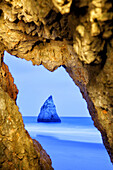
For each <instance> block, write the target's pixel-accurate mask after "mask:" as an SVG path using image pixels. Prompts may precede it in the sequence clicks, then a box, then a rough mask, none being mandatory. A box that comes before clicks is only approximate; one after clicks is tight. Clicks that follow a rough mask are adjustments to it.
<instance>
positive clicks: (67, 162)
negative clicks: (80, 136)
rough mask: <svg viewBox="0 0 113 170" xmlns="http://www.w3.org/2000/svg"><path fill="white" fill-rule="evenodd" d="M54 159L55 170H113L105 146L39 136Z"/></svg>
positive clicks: (37, 137)
mask: <svg viewBox="0 0 113 170" xmlns="http://www.w3.org/2000/svg"><path fill="white" fill-rule="evenodd" d="M35 139H36V140H38V141H39V142H40V143H41V145H42V147H43V148H44V149H45V150H46V152H47V153H48V154H49V155H50V157H51V159H52V165H53V168H54V169H55V170H100V169H102V170H112V169H113V165H112V163H111V162H110V158H109V157H108V154H107V152H106V150H105V148H104V145H103V144H99V143H87V142H75V141H68V140H59V139H57V138H55V137H50V136H43V135H37V136H36V138H35Z"/></svg>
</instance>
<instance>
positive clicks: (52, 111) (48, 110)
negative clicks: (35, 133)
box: [37, 96, 61, 122]
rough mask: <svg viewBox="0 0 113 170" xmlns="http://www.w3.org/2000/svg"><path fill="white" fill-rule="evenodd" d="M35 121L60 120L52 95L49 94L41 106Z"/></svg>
mask: <svg viewBox="0 0 113 170" xmlns="http://www.w3.org/2000/svg"><path fill="white" fill-rule="evenodd" d="M37 122H61V120H60V118H59V116H58V114H57V112H56V106H55V104H54V102H53V98H52V96H49V97H48V99H47V100H46V101H45V103H44V104H43V106H42V107H41V109H40V113H39V115H38V118H37Z"/></svg>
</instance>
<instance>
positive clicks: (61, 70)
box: [5, 54, 111, 168]
mask: <svg viewBox="0 0 113 170" xmlns="http://www.w3.org/2000/svg"><path fill="white" fill-rule="evenodd" d="M7 55H9V54H7ZM5 57H6V56H5ZM17 60H18V61H17ZM19 60H20V64H21V65H20V66H19ZM5 62H6V63H7V64H8V62H7V61H6V59H5ZM13 62H14V61H13V60H12V62H11V56H9V64H8V65H10V63H11V64H13V65H14V66H16V65H15V63H13ZM22 62H24V60H23V61H22V60H21V59H16V63H18V65H17V66H16V69H17V73H16V74H17V75H16V74H15V75H13V77H15V78H17V77H18V78H17V79H20V80H21V82H20V83H22V84H23V85H24V88H23V89H24V90H23V92H24V91H25V90H26V94H25V96H26V98H24V97H23V99H22V98H21V102H22V103H23V102H25V101H26V103H27V106H28V105H29V106H30V107H31V108H32V110H30V107H29V108H27V109H28V110H29V112H28V111H27V110H26V109H23V110H22V109H21V106H20V111H21V112H22V113H24V116H28V115H33V112H34V116H37V115H38V112H39V110H38V109H39V108H40V106H41V104H43V101H44V100H45V99H46V98H47V97H48V95H50V94H51V93H52V94H53V96H54V98H55V103H56V105H57V110H58V113H59V116H66V114H67V115H68V114H69V111H70V109H69V110H68V109H67V108H69V105H68V104H69V102H71V101H72V96H71V97H69V96H68V95H69V92H70V89H71V91H72V94H71V95H74V93H75V92H76V93H77V91H76V89H75V84H74V83H73V81H72V80H71V79H70V77H69V76H68V74H67V73H66V72H65V70H64V68H62V67H61V68H59V69H57V70H56V71H55V72H53V73H51V72H49V71H47V70H46V69H44V70H43V66H40V67H35V66H34V67H33V66H32V64H31V62H26V61H25V62H26V63H27V64H28V63H29V65H30V66H28V65H26V69H25V65H24V64H23V65H22ZM9 67H10V66H9ZM17 67H18V68H17ZM30 67H32V68H34V70H35V71H34V70H32V71H31V72H30ZM18 70H19V72H18ZM36 70H38V71H36ZM42 70H43V71H42ZM10 71H11V67H10ZM41 71H42V72H41ZM11 72H12V71H11ZM23 72H24V74H25V75H23ZM34 72H36V73H34ZM38 72H39V75H37V73H38ZM12 74H13V73H12ZM42 74H43V77H44V79H42V78H43V77H42V76H40V75H42ZM57 74H58V75H60V76H61V78H59V79H60V83H59V82H57V81H56V77H57V76H58V75H57ZM32 75H33V76H34V80H33V79H31V78H33V77H32ZM47 75H49V76H47ZM22 76H23V77H24V78H23V81H22ZM30 76H31V77H30ZM62 76H64V77H65V76H67V77H68V78H69V79H70V80H71V83H72V86H73V87H74V89H72V86H70V88H69V90H68V88H67V87H66V86H65V87H64V85H66V84H67V85H68V86H69V84H68V83H69V79H68V78H67V77H66V78H64V79H63V77H62ZM50 77H51V79H50V80H48V78H50ZM54 78H55V79H54ZM37 79H38V80H39V81H38V82H37ZM67 79H68V81H67ZM30 80H31V81H30ZM51 80H52V81H51ZM16 81H18V80H16V79H15V83H16V84H17V86H18V82H16ZM26 81H27V82H26ZM41 81H42V82H43V83H42V84H40V89H39V91H37V90H36V89H37V88H38V86H39V83H40V82H41ZM25 82H26V83H25ZM45 83H46V85H45ZM48 83H49V88H50V87H51V88H50V89H51V91H48V92H47V93H46V95H45V96H44V97H43V96H42V94H43V95H44V94H45V91H44V90H42V89H46V90H47V89H48V88H47V84H48ZM28 84H29V86H30V88H29V89H26V87H27V86H28ZM33 84H36V87H34V86H33ZM53 84H55V85H56V84H57V86H60V88H61V85H62V90H64V92H65V93H67V97H68V99H69V100H68V101H67V103H66V102H64V101H66V100H64V99H65V97H64V96H63V98H61V99H59V96H62V95H63V91H62V90H61V89H60V90H59V89H58V90H57V92H55V91H54V89H55V87H53ZM25 85H26V86H25ZM20 87H21V86H20ZM52 87H53V88H52ZM33 90H34V94H35V96H34V97H32V98H29V97H28V96H29V95H28V93H31V94H32V93H33ZM77 90H78V92H79V93H80V91H79V89H78V87H77ZM20 91H21V88H20ZM23 92H22V91H21V94H22V93H23ZM40 92H41V93H40ZM39 93H40V97H39V96H38V98H37V94H39ZM80 95H81V94H80ZM41 96H42V99H41ZM57 96H58V102H57ZM33 98H35V101H36V103H34V101H33V103H32V104H31V102H32V99H33ZM70 99H71V101H70ZM81 99H82V96H81ZM27 100H28V102H27ZM62 100H63V103H66V105H65V106H67V105H68V107H65V108H66V111H67V112H65V111H64V110H61V108H63V107H64V105H63V107H62V104H61V102H62ZM76 101H78V97H77V99H76ZM83 101H84V100H83ZM38 102H40V103H39V106H38V104H37V103H38ZM74 103H75V100H74ZM33 104H34V105H33ZM60 104H61V107H58V106H59V105H60ZM71 104H72V102H71ZM85 104H86V103H85ZM18 105H19V101H18ZM35 105H36V108H35V107H34V106H35ZM81 105H82V106H83V104H81V103H80V106H79V104H78V103H77V105H76V106H75V110H76V108H77V106H78V107H79V108H81V117H84V115H82V109H83V110H84V108H82V107H81ZM85 107H86V106H85ZM33 109H34V111H33ZM72 110H74V108H73V109H72ZM31 112H32V113H31ZM62 112H65V114H62ZM70 112H71V111H70ZM78 112H79V111H78ZM86 115H87V117H88V116H89V115H88V111H87V113H86ZM86 115H85V116H86ZM68 116H69V115H68ZM70 116H74V117H78V116H80V115H78V114H76V116H75V113H73V114H72V115H71V114H70ZM84 120H85V121H86V122H87V119H84ZM30 121H31V123H32V121H34V120H33V119H30ZM78 121H79V120H76V121H74V123H75V122H76V127H77V125H78V127H79V128H80V124H77V123H78ZM29 123H30V122H27V121H26V122H25V125H26V128H28V126H29V125H28V124H29ZM86 124H87V123H86ZM73 125H74V124H73ZM41 126H42V124H41ZM38 128H39V126H38ZM52 128H53V127H52ZM83 128H86V126H83ZM29 129H32V127H31V126H30V128H28V130H29ZM43 129H44V131H45V130H46V131H47V130H48V131H49V133H51V125H50V126H49V128H48V129H47V126H46V127H44V126H43ZM54 129H55V130H56V131H57V136H56V134H55V136H54V135H53V134H52V133H51V135H50V134H49V138H48V137H47V136H46V135H48V133H45V132H44V131H41V132H39V131H38V136H35V135H34V136H32V135H31V133H32V132H29V133H30V135H31V136H32V137H36V139H37V140H39V142H41V144H42V145H43V146H44V148H46V150H47V152H48V153H49V154H50V156H51V158H52V160H53V165H54V166H57V164H58V162H59V160H57V161H55V160H54V156H55V155H54V153H52V152H51V150H52V149H51V147H50V146H52V145H51V142H55V144H56V145H57V147H58V143H59V142H58V139H60V140H61V141H63V140H64V141H66V135H65V134H68V130H69V127H68V129H66V133H65V132H64V131H63V132H64V136H63V135H62V134H61V135H58V127H55V126H54ZM71 130H72V129H71ZM73 130H74V131H75V127H73ZM82 130H83V129H82ZM60 131H61V129H60ZM74 131H73V132H74ZM44 133H45V134H44ZM74 133H76V134H77V133H78V134H79V138H78V141H79V140H80V137H81V136H80V134H83V133H84V131H83V133H81V131H78V129H77V131H75V132H74ZM88 133H89V136H90V135H92V131H90V132H89V131H88ZM44 135H45V138H44ZM71 135H72V134H71ZM85 135H86V133H84V136H85ZM93 135H94V134H93ZM61 136H62V138H61ZM54 138H55V141H54V140H53V139H54ZM64 138H65V139H64ZM56 139H57V140H56ZM45 140H46V141H47V143H46V144H45V142H44V141H45ZM50 140H51V141H50ZM76 140H77V139H76ZM68 141H69V138H68ZM72 141H73V139H72V136H71V138H70V141H69V143H68V146H71V145H72V143H73V142H72ZM57 142H58V143H57ZM74 142H75V141H74ZM81 142H83V141H81ZM85 142H86V143H87V142H88V141H87V140H86V141H85ZM89 143H90V142H89ZM97 143H98V142H97ZM99 143H100V142H99ZM63 145H64V144H63ZM91 145H92V144H91ZM91 145H90V144H88V145H87V147H86V149H84V152H83V153H84V154H85V155H86V153H85V152H86V151H87V149H88V147H89V146H90V147H92V148H93V147H95V146H93V145H92V146H91ZM96 145H97V144H96ZM99 145H100V144H99ZM99 145H97V146H99ZM54 146H55V145H54ZM65 146H66V145H65ZM81 146H82V145H81ZM52 147H53V146H52ZM60 147H61V145H60ZM62 147H63V146H62ZM74 147H75V148H76V149H77V148H79V149H80V148H82V149H83V147H85V145H83V146H82V147H80V145H78V146H77V145H76V146H74ZM48 148H49V149H48ZM57 149H58V150H59V148H57ZM64 149H67V146H66V148H64V147H63V150H62V154H64V153H63V152H64ZM68 149H69V148H68ZM93 149H94V148H93ZM72 150H73V149H72V148H71V153H70V152H69V154H72V155H73V153H72ZM100 150H102V152H103V153H104V152H105V149H104V148H103V145H101V149H100ZM73 151H74V150H73ZM74 152H75V151H74ZM79 152H80V150H79ZM77 153H78V152H77ZM57 154H59V152H57ZM57 154H56V155H57ZM93 154H94V153H93ZM104 155H105V157H106V158H105V159H106V160H107V162H109V161H108V159H109V158H108V156H107V154H106V153H104ZM73 156H74V155H73ZM79 156H80V155H79ZM91 157H92V159H94V157H93V156H91ZM66 159H67V158H66ZM68 159H69V157H68ZM71 159H72V158H71ZM74 159H75V157H74ZM74 159H72V160H73V162H76V163H77V161H78V159H76V160H77V161H74ZM95 160H96V159H95ZM102 160H103V158H102V157H101V161H102ZM63 161H64V160H63ZM63 161H62V163H63V164H65V162H63ZM79 161H80V160H79ZM90 161H92V160H91V159H90ZM104 161H105V160H104ZM56 162H57V163H56ZM94 162H95V161H92V164H94ZM60 163H61V162H60ZM62 163H61V165H60V166H62ZM68 165H69V164H68ZM73 166H75V165H73ZM83 166H84V164H83ZM101 166H102V165H101V164H100V167H101ZM108 166H109V167H110V165H108ZM89 167H90V166H89ZM58 168H59V167H58ZM95 168H96V167H95ZM110 168H111V167H110Z"/></svg>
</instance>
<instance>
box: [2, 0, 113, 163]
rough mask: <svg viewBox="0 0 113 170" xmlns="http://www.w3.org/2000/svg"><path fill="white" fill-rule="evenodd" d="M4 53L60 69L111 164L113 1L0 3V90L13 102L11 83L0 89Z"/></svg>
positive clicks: (13, 1) (27, 0) (13, 0)
mask: <svg viewBox="0 0 113 170" xmlns="http://www.w3.org/2000/svg"><path fill="white" fill-rule="evenodd" d="M4 50H7V51H8V52H9V53H11V54H13V55H15V56H16V57H20V58H25V59H26V60H31V61H32V63H33V65H40V64H43V65H44V66H45V68H47V69H48V70H50V71H54V70H55V69H57V68H58V67H59V66H61V65H62V66H64V68H65V69H66V71H67V72H68V73H69V75H70V76H71V77H72V79H73V81H74V82H75V84H77V85H78V86H79V88H80V91H81V93H82V94H83V97H84V98H85V100H86V101H87V105H88V109H89V112H90V114H91V116H92V119H93V121H94V125H95V126H96V127H97V128H98V129H99V131H100V132H101V134H102V139H103V143H104V145H105V147H106V149H107V151H108V154H109V156H110V158H111V161H112V162H113V1H112V0H72V1H71V0H66V1H64V0H43V1H41V0H35V1H34V0H22V1H21V0H18V1H17V0H0V55H1V60H0V63H1V65H0V71H1V74H0V76H2V78H3V75H4V76H5V78H4V83H2V85H1V91H2V92H3V93H5V94H6V93H7V96H8V95H9V98H10V100H14V99H16V97H15V94H17V89H16V88H14V90H12V89H13V88H11V87H13V86H14V85H13V84H12V83H11V84H10V86H6V87H5V84H7V78H8V76H7V75H5V74H4V68H3V67H4V64H3V53H4ZM6 70H7V69H6ZM2 78H1V80H2ZM2 82H3V81H2ZM7 87H9V88H7ZM9 89H10V90H11V91H12V95H11V93H10V90H9ZM1 95H2V94H1ZM75 95H76V94H75ZM0 98H1V96H0ZM4 100H5V101H6V100H8V98H7V97H5V98H4ZM7 102H8V101H7ZM2 103H4V102H2ZM14 105H15V102H14ZM2 107H4V108H6V104H3V105H2ZM14 107H16V106H14ZM9 108H10V105H9ZM4 111H5V112H6V110H4ZM10 113H11V112H10ZM4 115H5V113H4ZM12 115H13V113H12ZM14 122H15V124H16V120H15V121H14ZM21 123H22V122H21ZM5 124H6V121H3V122H2V126H6V125H7V124H6V125H5ZM22 126H23V125H22ZM7 128H8V126H6V129H7ZM20 133H21V132H20ZM1 134H2V131H1V132H0V135H1ZM9 136H10V135H9ZM2 137H3V136H2ZM4 139H5V138H4ZM3 153H4V152H3ZM16 154H17V153H16ZM27 163H28V161H27Z"/></svg>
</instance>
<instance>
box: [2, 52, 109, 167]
mask: <svg viewBox="0 0 113 170" xmlns="http://www.w3.org/2000/svg"><path fill="white" fill-rule="evenodd" d="M4 61H5V63H6V64H7V65H8V67H9V71H10V72H11V74H12V76H13V77H14V81H15V84H16V85H17V88H19V91H20V93H19V95H21V97H20V96H19V95H18V97H17V105H18V106H19V110H20V112H21V113H22V114H23V116H35V117H37V116H38V113H39V109H40V107H41V106H42V104H43V102H44V101H45V100H46V99H47V97H48V96H49V95H51V94H52V95H53V98H54V100H55V104H56V106H57V112H58V114H59V116H60V117H66V116H70V117H71V118H70V121H71V123H72V124H71V125H69V124H68V121H65V123H64V122H63V121H64V120H63V119H62V120H63V121H62V122H63V123H62V124H59V125H58V124H54V125H53V124H49V125H47V124H43V123H42V124H38V123H37V122H35V124H32V123H33V121H34V119H32V117H31V118H30V119H29V121H28V120H27V119H26V120H25V121H24V123H25V128H26V129H27V130H28V132H29V133H30V136H31V137H32V138H35V139H36V140H38V141H39V142H40V143H41V145H42V146H43V147H44V149H46V151H47V153H48V154H49V155H50V157H51V159H52V162H53V167H56V169H59V170H60V169H62V166H64V165H66V163H67V165H66V166H68V167H69V166H70V164H71V165H72V169H73V170H74V169H75V164H76V165H77V166H76V168H77V169H79V168H80V166H81V168H84V167H86V168H87V165H88V162H89V161H90V162H91V163H90V165H89V169H91V168H92V165H93V169H97V167H96V166H97V164H96V162H97V160H98V159H99V163H98V166H99V168H100V169H101V168H102V165H103V161H106V160H107V162H108V163H107V164H106V165H107V167H110V166H109V165H108V164H109V157H108V155H107V153H106V151H105V148H104V146H103V145H102V140H101V137H100V134H99V132H98V131H97V129H96V128H94V126H93V123H92V122H91V118H90V116H89V113H88V110H87V105H86V102H85V100H84V99H83V98H82V95H81V93H80V91H79V88H78V87H77V86H75V84H74V82H73V81H72V79H71V78H70V77H69V75H68V74H67V73H66V71H65V69H64V68H63V67H60V68H58V69H57V70H56V71H55V72H52V73H51V72H49V71H48V70H46V69H45V68H44V67H43V66H39V67H37V66H32V63H31V62H28V61H25V60H24V59H23V60H22V59H17V58H16V57H13V56H10V54H8V53H7V52H5V56H4ZM30 67H31V68H32V69H33V70H30V69H31V68H30ZM57 77H58V80H57ZM34 85H35V86H34ZM22 86H23V87H22ZM19 98H20V99H19ZM19 100H20V101H19ZM73 117H76V118H77V119H76V120H75V119H74V118H73ZM79 117H83V119H81V120H82V123H83V124H82V126H81V125H80V119H79ZM84 117H85V118H84ZM65 120H66V119H65ZM62 125H63V126H62ZM88 126H90V128H89V127H88ZM59 132H60V133H59ZM37 134H38V135H37ZM67 135H68V138H67ZM75 136H76V139H75ZM88 140H89V142H88ZM64 141H65V142H64ZM61 142H63V144H61ZM79 142H80V143H79ZM94 143H96V145H94ZM90 149H92V150H90ZM66 151H67V153H68V157H66V155H67V154H66V153H65V152H66ZM88 151H89V152H88ZM96 152H97V153H96ZM86 153H87V156H86ZM80 154H82V156H81V155H80ZM97 154H98V155H99V154H100V155H99V156H98V157H97ZM103 155H104V157H103ZM58 157H60V160H61V161H59V159H58ZM79 157H80V159H79ZM81 157H82V159H81ZM66 166H65V168H66Z"/></svg>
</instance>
